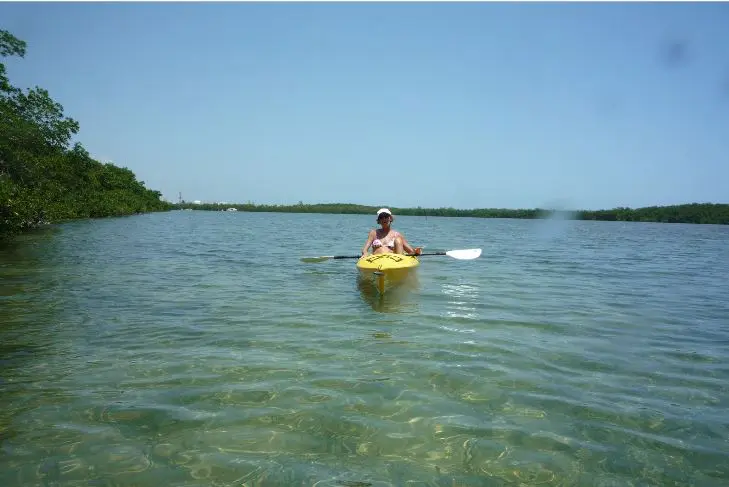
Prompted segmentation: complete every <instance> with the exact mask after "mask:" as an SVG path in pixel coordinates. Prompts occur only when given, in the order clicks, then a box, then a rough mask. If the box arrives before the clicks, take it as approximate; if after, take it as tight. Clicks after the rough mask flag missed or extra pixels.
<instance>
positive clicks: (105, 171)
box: [0, 30, 171, 238]
mask: <svg viewBox="0 0 729 487" xmlns="http://www.w3.org/2000/svg"><path fill="white" fill-rule="evenodd" d="M25 48H26V44H25V42H23V41H21V40H19V39H17V38H16V37H14V36H13V35H12V34H10V33H9V32H7V31H4V30H0V57H7V56H19V57H24V56H25ZM78 130H79V124H78V122H76V121H75V120H73V119H72V118H69V117H66V116H65V115H64V113H63V107H62V106H61V105H60V104H59V103H57V102H55V101H54V100H53V99H52V98H51V97H50V95H49V93H48V92H47V91H46V90H44V89H42V88H39V87H35V88H32V89H28V90H26V91H23V90H21V89H20V88H17V87H14V86H12V85H11V84H10V81H9V79H8V77H7V75H6V70H5V65H4V64H2V63H0V238H3V237H7V236H9V235H12V234H14V233H17V232H19V231H22V230H23V229H26V228H29V227H33V226H35V225H38V224H42V223H49V222H58V221H63V220H69V219H75V218H95V217H106V216H122V215H129V214H133V213H142V212H147V211H164V210H169V209H170V208H171V205H170V204H169V203H166V202H163V201H161V200H160V196H161V195H160V193H159V192H158V191H153V190H150V189H147V188H145V186H144V183H143V182H140V181H137V180H136V177H135V175H134V174H133V173H132V172H131V171H130V170H129V169H126V168H120V167H117V166H114V165H112V164H102V163H100V162H99V161H96V160H94V159H93V158H91V157H90V155H89V153H88V152H87V151H86V149H84V148H83V146H82V145H81V144H79V143H76V144H75V145H73V146H72V147H69V144H70V142H71V139H72V137H73V136H74V135H75V134H77V133H78Z"/></svg>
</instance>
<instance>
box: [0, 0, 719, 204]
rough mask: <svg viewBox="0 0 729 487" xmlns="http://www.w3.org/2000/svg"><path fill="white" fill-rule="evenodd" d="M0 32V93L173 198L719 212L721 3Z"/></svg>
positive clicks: (96, 23) (95, 23)
mask: <svg viewBox="0 0 729 487" xmlns="http://www.w3.org/2000/svg"><path fill="white" fill-rule="evenodd" d="M0 19H1V20H0V28H3V29H7V30H9V31H11V33H13V34H14V35H16V36H17V37H19V38H21V39H23V40H25V41H27V43H28V50H27V54H26V57H25V59H22V60H15V59H10V60H8V59H6V64H7V66H8V71H9V76H10V79H11V82H13V84H15V85H16V86H21V87H30V86H34V85H38V86H41V87H43V88H46V89H48V90H49V92H50V94H51V96H52V97H53V98H54V99H56V100H57V101H59V102H60V103H61V104H62V105H63V106H64V109H65V112H66V114H67V115H69V116H71V117H73V118H75V119H76V120H78V121H79V123H80V125H81V130H80V132H79V134H78V137H77V139H78V140H80V141H81V142H82V143H83V144H84V146H85V147H86V148H87V149H88V150H89V151H90V152H91V154H92V155H93V156H95V157H97V158H99V159H102V160H111V161H113V162H114V163H115V164H117V165H120V166H126V167H128V168H130V169H131V170H132V171H134V173H135V174H137V176H138V178H139V179H140V180H143V181H145V183H146V185H147V186H148V187H152V188H154V189H158V190H160V191H162V193H163V195H164V196H165V197H166V198H168V199H170V200H173V201H177V197H178V193H179V192H182V195H183V198H185V199H186V200H188V201H189V200H195V199H200V200H208V201H227V202H247V201H253V202H255V203H274V204H279V203H296V202H298V201H303V202H305V203H318V202H352V203H361V204H368V205H377V206H379V205H383V206H384V205H387V206H400V207H402V206H407V207H415V206H422V207H444V206H446V207H447V206H450V207H456V208H482V207H506V208H533V207H538V206H540V207H544V206H549V205H553V204H558V205H562V206H567V207H570V208H586V209H587V208H611V207H615V206H632V207H637V206H647V205H654V204H657V205H663V204H676V203H685V202H695V201H699V202H704V201H709V202H724V203H729V29H727V28H726V26H727V25H729V7H727V5H725V4H724V5H722V4H698V3H693V4H691V3H687V4H649V3H646V4H638V3H634V4H627V3H621V4H619V3H615V4H611V3H601V4H597V3H594V4H590V3H583V4H570V3H564V4H549V5H547V4H538V3H537V4H534V3H532V4H520V3H460V4H453V3H439V4H435V3H422V4H411V3H398V4H387V3H369V4H366V3H340V4H330V3H317V4H313V3H312V4H306V3H289V4H281V3H268V4H266V3H259V4H250V3H179V4H171V3H126V4H125V3H115V4H108V3H98V4H91V3H76V4H71V3H48V4H38V3H35V2H33V3H3V4H0ZM671 46H674V47H671ZM676 46H677V47H676ZM671 54H673V55H672V56H671Z"/></svg>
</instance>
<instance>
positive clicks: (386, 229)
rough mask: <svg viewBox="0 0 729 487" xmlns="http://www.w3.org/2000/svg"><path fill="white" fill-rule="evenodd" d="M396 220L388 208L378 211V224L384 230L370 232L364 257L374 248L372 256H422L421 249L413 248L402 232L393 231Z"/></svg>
mask: <svg viewBox="0 0 729 487" xmlns="http://www.w3.org/2000/svg"><path fill="white" fill-rule="evenodd" d="M393 220H394V218H393V217H392V212H391V211H390V210H389V209H387V208H380V209H379V210H378V211H377V223H379V224H380V226H381V227H382V228H376V229H372V230H370V232H369V234H368V235H367V241H366V242H365V244H364V247H362V256H363V257H364V256H365V255H367V250H368V249H369V248H370V246H371V247H372V254H373V255H374V254H386V253H392V252H394V253H396V254H404V253H405V252H407V253H408V254H415V255H420V253H421V252H422V248H421V247H415V248H413V247H411V246H410V244H409V243H408V241H407V240H406V239H405V236H404V235H403V234H401V233H400V232H398V231H396V230H393V229H392V227H391V225H392V222H393Z"/></svg>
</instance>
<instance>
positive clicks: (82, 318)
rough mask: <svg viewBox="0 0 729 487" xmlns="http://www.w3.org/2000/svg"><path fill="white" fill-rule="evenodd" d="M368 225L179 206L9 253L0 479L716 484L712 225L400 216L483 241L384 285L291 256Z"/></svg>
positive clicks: (722, 389)
mask: <svg viewBox="0 0 729 487" xmlns="http://www.w3.org/2000/svg"><path fill="white" fill-rule="evenodd" d="M369 225H371V219H369V218H367V217H364V216H346V215H285V214H251V213H244V212H238V213H225V212H217V213H211V212H172V213H168V214H159V215H141V216H137V217H132V218H120V219H106V220H98V221H88V222H73V223H70V224H67V225H62V226H59V227H54V229H53V230H52V231H50V232H45V233H38V234H36V235H32V236H29V237H25V240H24V245H16V246H13V247H11V248H5V249H2V250H0V302H2V305H3V306H2V308H0V322H2V323H3V326H2V327H1V328H0V372H1V373H0V390H1V392H2V394H1V395H0V398H1V399H0V451H1V452H2V454H0V467H1V468H0V485H3V486H13V485H150V486H152V485H180V486H185V485H190V486H192V485H194V486H198V485H259V486H266V485H271V486H274V485H275V486H278V485H312V486H313V485H317V486H319V487H322V486H350V487H364V486H369V485H371V486H404V485H413V486H415V485H429V486H453V485H461V486H467V485H468V486H471V485H472V486H482V485H555V486H556V485H672V486H683V485H686V486H689V485H701V486H717V487H718V486H724V485H726V484H727V482H729V461H728V460H727V456H726V452H727V451H728V450H729V444H728V443H727V440H726V439H727V438H728V437H729V421H728V420H727V415H726V410H727V409H728V408H729V386H728V385H727V384H729V366H727V363H728V360H727V359H728V358H729V356H728V354H727V350H728V349H727V345H728V344H729V322H727V319H726V317H727V316H729V304H728V303H727V300H726V299H725V290H724V288H725V286H724V285H723V282H724V281H723V280H724V279H725V276H726V275H729V250H727V249H729V248H728V247H727V246H726V245H725V242H726V241H727V236H729V233H727V229H726V228H723V227H713V226H700V225H693V226H692V225H659V224H626V223H619V222H615V223H607V222H559V225H556V226H553V227H550V226H549V225H550V222H530V221H515V220H479V219H469V218H465V219H446V218H433V217H428V218H427V219H425V218H413V217H401V218H398V226H399V228H400V229H401V230H403V231H405V233H406V234H407V235H408V238H409V240H411V241H413V242H417V243H426V244H427V248H428V249H434V250H436V249H448V248H470V247H475V246H481V247H483V248H484V254H483V256H482V258H480V259H478V260H476V261H469V262H462V261H456V260H453V259H449V258H447V257H437V256H434V257H427V258H426V257H423V258H422V259H421V260H422V265H421V266H420V268H419V269H418V270H417V273H416V277H415V279H414V280H413V281H412V282H411V283H410V285H409V286H406V287H404V288H402V289H399V290H396V291H394V292H393V293H392V294H389V295H386V296H384V297H381V296H379V295H378V294H377V292H376V290H374V289H371V288H368V287H367V286H366V285H365V284H363V283H362V282H361V281H360V280H358V279H357V278H356V272H355V269H354V262H353V261H347V260H341V261H330V262H326V263H322V264H316V265H312V264H302V263H301V262H300V261H299V257H301V256H303V255H317V254H325V255H326V254H355V253H357V251H358V249H359V247H360V246H361V244H362V242H363V241H364V236H365V231H366V229H367V228H368V226H369ZM312 227H318V228H320V229H321V230H322V231H325V232H329V233H327V234H331V232H338V233H339V234H340V236H341V238H337V239H336V241H330V242H326V245H325V246H324V247H322V248H312V241H311V240H309V239H308V238H306V237H307V236H308V235H310V232H311V228H312ZM273 235H275V238H272V237H271V236H273ZM446 238H448V239H449V240H445V239H446ZM302 249H304V250H302Z"/></svg>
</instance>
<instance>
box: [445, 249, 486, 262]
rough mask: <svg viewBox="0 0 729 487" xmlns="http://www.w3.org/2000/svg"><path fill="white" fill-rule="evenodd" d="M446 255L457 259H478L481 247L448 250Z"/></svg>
mask: <svg viewBox="0 0 729 487" xmlns="http://www.w3.org/2000/svg"><path fill="white" fill-rule="evenodd" d="M446 255H447V256H448V257H453V258H454V259H458V260H471V259H478V258H479V257H480V256H481V249H463V250H449V251H448V252H446Z"/></svg>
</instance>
